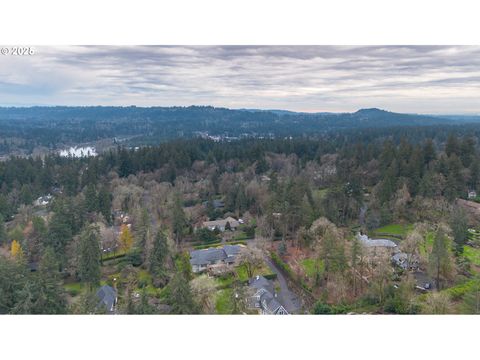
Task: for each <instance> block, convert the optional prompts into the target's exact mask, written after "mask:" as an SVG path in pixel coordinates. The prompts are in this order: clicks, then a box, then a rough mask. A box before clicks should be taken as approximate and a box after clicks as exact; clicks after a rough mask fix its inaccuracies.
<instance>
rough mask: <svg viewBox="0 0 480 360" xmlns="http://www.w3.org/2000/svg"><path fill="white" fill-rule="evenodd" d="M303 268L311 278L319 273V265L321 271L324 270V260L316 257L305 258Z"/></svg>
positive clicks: (302, 262)
mask: <svg viewBox="0 0 480 360" xmlns="http://www.w3.org/2000/svg"><path fill="white" fill-rule="evenodd" d="M301 264H302V267H303V270H304V271H305V274H306V275H307V276H308V277H309V278H313V277H315V275H316V273H317V267H318V270H319V271H320V273H322V272H323V270H324V264H323V261H322V260H315V259H304V260H302V261H301Z"/></svg>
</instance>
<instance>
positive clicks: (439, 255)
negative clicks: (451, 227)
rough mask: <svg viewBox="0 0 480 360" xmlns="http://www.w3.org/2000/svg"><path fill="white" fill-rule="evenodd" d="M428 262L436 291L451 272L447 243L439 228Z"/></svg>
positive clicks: (442, 231)
mask: <svg viewBox="0 0 480 360" xmlns="http://www.w3.org/2000/svg"><path fill="white" fill-rule="evenodd" d="M428 261H429V270H430V273H431V275H432V276H433V277H434V278H435V282H436V286H437V289H438V290H440V289H441V288H442V281H443V280H444V279H446V278H447V277H449V275H450V271H451V270H452V261H451V257H450V249H449V241H448V238H447V236H446V235H445V233H444V230H443V229H441V228H440V229H438V230H437V233H436V234H435V238H434V240H433V246H432V251H431V253H430V256H429V259H428Z"/></svg>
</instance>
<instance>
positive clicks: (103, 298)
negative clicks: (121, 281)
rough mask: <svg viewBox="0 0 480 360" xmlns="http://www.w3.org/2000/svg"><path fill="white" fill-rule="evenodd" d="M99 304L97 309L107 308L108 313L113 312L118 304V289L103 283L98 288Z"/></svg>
mask: <svg viewBox="0 0 480 360" xmlns="http://www.w3.org/2000/svg"><path fill="white" fill-rule="evenodd" d="M96 295H97V298H98V304H97V309H102V310H105V312H106V313H107V314H112V313H113V312H114V311H115V305H117V290H115V289H114V288H113V287H111V286H108V285H103V286H102V287H100V288H99V289H98V290H97V294H96Z"/></svg>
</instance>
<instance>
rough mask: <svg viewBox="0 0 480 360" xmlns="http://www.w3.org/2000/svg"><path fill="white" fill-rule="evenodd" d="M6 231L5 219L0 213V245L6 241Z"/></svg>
mask: <svg viewBox="0 0 480 360" xmlns="http://www.w3.org/2000/svg"><path fill="white" fill-rule="evenodd" d="M7 239H8V237H7V231H6V230H5V221H4V219H3V216H2V215H1V214H0V246H2V245H3V244H5V243H6V242H7Z"/></svg>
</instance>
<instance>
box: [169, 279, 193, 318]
mask: <svg viewBox="0 0 480 360" xmlns="http://www.w3.org/2000/svg"><path fill="white" fill-rule="evenodd" d="M168 287H169V290H170V291H169V294H168V302H169V303H170V305H171V306H172V312H173V313H174V314H196V313H198V312H199V310H200V309H199V306H198V305H197V304H196V303H195V301H194V300H193V295H192V290H191V289H190V285H189V282H188V280H187V279H185V277H184V276H183V275H182V274H181V273H177V274H176V275H175V276H174V277H173V279H172V281H171V282H170V283H169V285H168Z"/></svg>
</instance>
